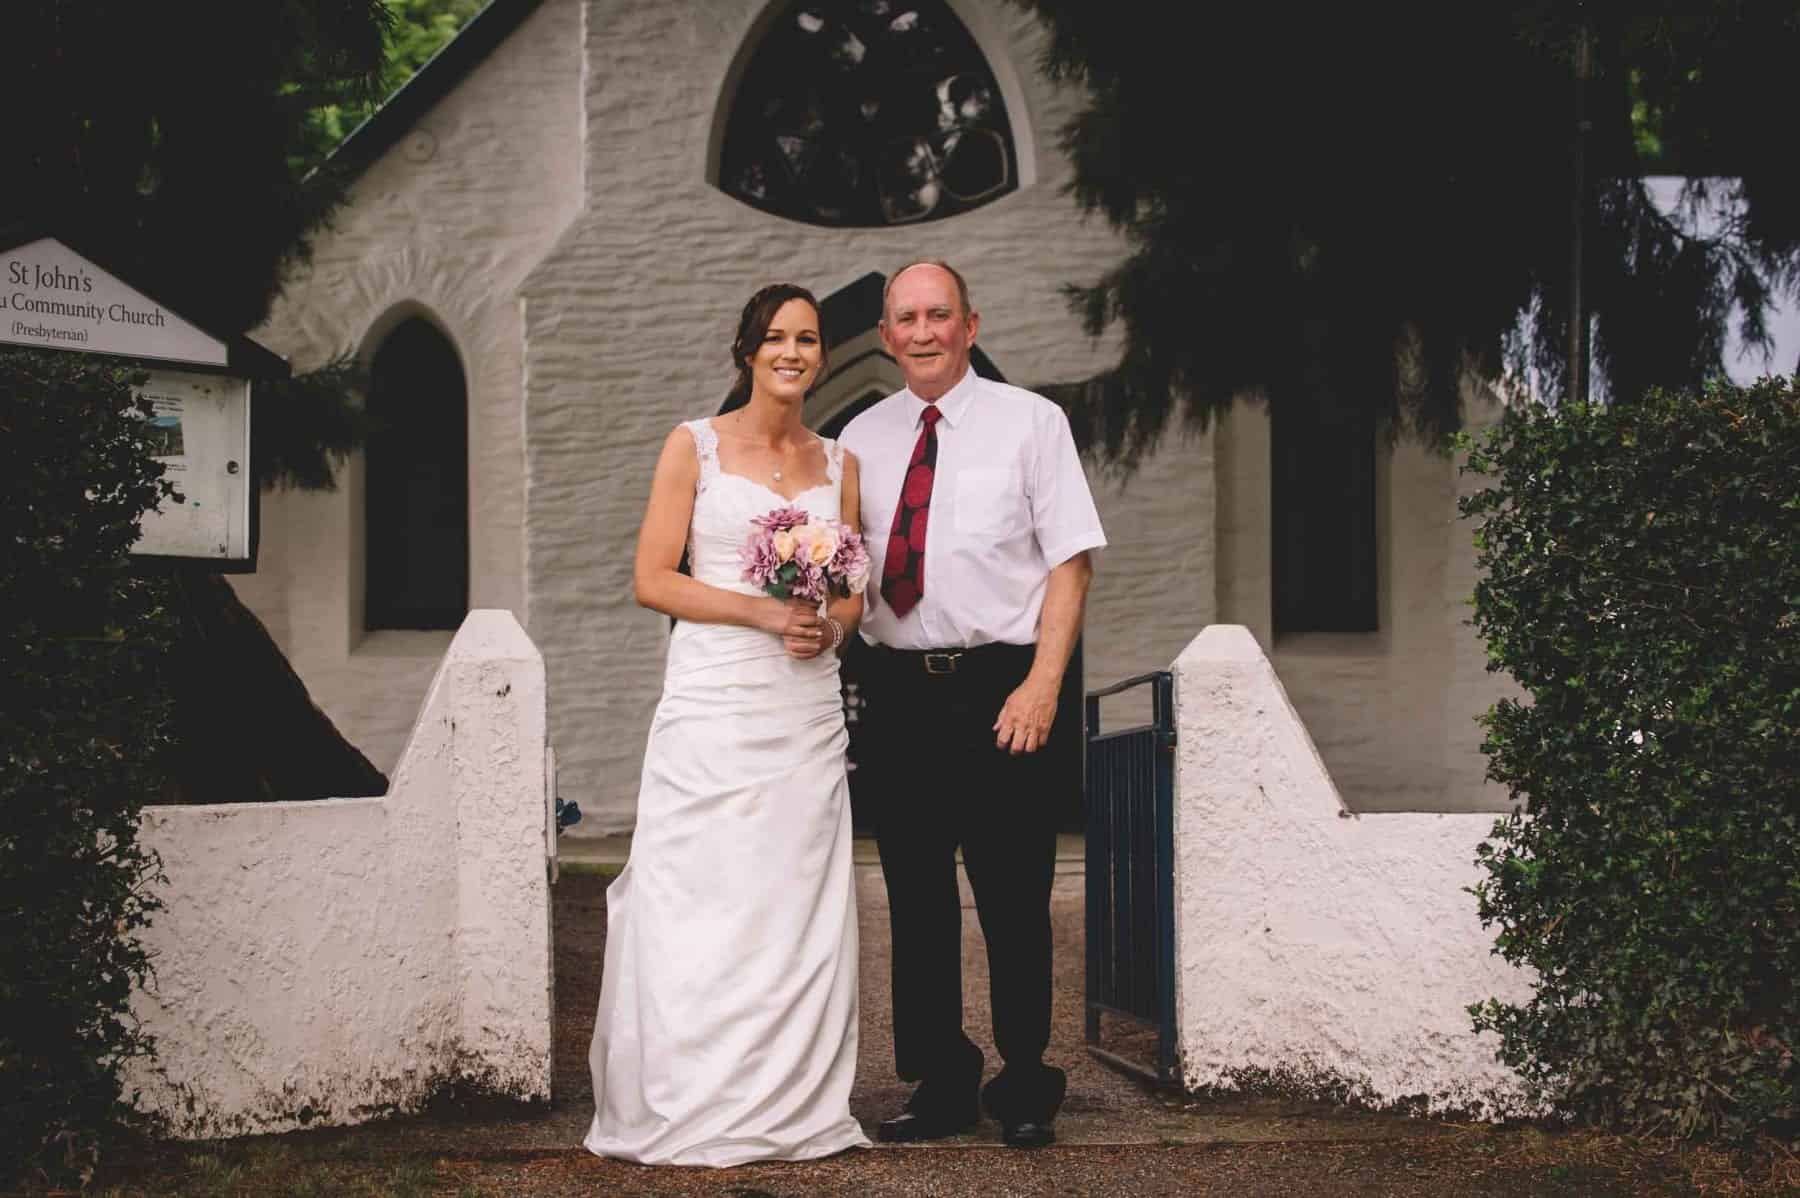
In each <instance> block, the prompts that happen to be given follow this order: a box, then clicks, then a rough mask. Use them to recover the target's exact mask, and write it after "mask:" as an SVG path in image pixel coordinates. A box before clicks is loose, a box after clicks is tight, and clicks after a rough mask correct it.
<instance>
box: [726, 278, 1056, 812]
mask: <svg viewBox="0 0 1800 1198" xmlns="http://www.w3.org/2000/svg"><path fill="white" fill-rule="evenodd" d="M886 282H887V280H886V277H885V276H883V275H881V274H879V273H877V272H874V271H871V272H870V273H868V274H866V275H863V276H862V277H861V278H859V279H857V280H856V281H855V282H853V283H851V284H849V285H848V286H845V287H842V288H839V289H838V290H837V291H834V292H832V293H831V294H830V295H828V296H826V297H824V298H823V299H821V300H820V301H819V306H820V313H819V318H820V324H821V325H822V326H823V328H822V329H821V332H822V333H823V334H824V337H825V344H826V348H827V350H828V351H829V354H830V358H831V373H830V374H829V375H828V376H827V377H826V378H825V379H824V380H823V381H821V382H820V383H819V385H818V387H817V388H816V389H815V390H814V391H813V393H812V395H811V396H810V397H809V398H808V399H807V401H806V423H807V426H808V427H810V428H811V429H812V430H813V431H814V432H816V433H818V434H819V435H820V436H822V437H835V436H837V435H838V434H839V433H840V432H842V431H843V429H844V426H845V425H847V424H849V423H850V421H851V420H853V419H855V418H856V416H857V415H858V414H859V413H861V412H862V411H863V410H864V409H865V408H867V407H869V406H870V405H871V404H874V403H877V402H879V401H880V400H882V399H884V398H886V397H887V396H889V395H891V394H893V393H894V392H895V391H898V390H900V388H901V387H903V386H905V380H904V379H903V378H902V377H901V375H900V367H899V366H898V365H896V364H895V362H894V360H893V358H891V357H889V356H888V354H887V352H886V351H885V350H884V349H882V347H881V339H880V335H879V333H878V332H877V328H876V326H877V324H878V323H879V321H880V319H881V300H882V289H883V288H884V287H885V286H886ZM970 363H971V365H972V366H973V368H974V370H975V373H976V374H979V375H980V376H981V377H983V378H989V379H994V380H996V381H998V382H1005V381H1006V378H1005V376H1004V375H1002V374H1001V373H1000V370H999V367H998V366H996V365H995V364H994V362H993V360H992V359H991V358H989V357H988V356H987V354H986V353H984V352H982V350H981V348H980V347H979V346H977V347H976V348H975V349H974V351H973V352H972V353H971V355H970ZM735 406H737V405H735V404H732V403H730V402H727V403H726V404H724V405H723V406H721V407H720V409H719V411H720V413H724V412H727V411H730V410H731V409H732V408H733V407H735ZM1081 650H1082V647H1081V642H1080V641H1077V642H1076V643H1075V651H1074V653H1073V655H1072V656H1071V657H1070V660H1069V668H1068V670H1067V671H1066V672H1065V673H1064V675H1063V688H1062V694H1061V695H1060V696H1059V697H1058V700H1057V710H1056V723H1055V724H1054V725H1053V726H1052V728H1051V731H1050V744H1049V746H1048V747H1047V748H1045V749H1044V750H1043V751H1044V752H1045V753H1046V754H1047V755H1048V756H1049V758H1050V765H1049V767H1048V768H1047V770H1046V773H1047V775H1048V776H1049V777H1051V778H1054V779H1055V780H1056V781H1055V784H1054V785H1055V787H1056V793H1055V794H1053V795H1049V796H1046V801H1048V802H1051V803H1053V804H1054V805H1055V807H1056V810H1057V812H1058V824H1059V827H1060V828H1061V829H1062V830H1063V831H1065V832H1080V831H1082V829H1083V828H1084V827H1085V824H1084V822H1083V813H1082V806H1081V795H1082V737H1081V697H1082V651H1081ZM867 654H868V649H867V648H866V647H865V646H864V645H863V643H862V641H861V640H860V639H853V640H852V641H851V643H850V647H849V648H848V650H846V652H845V654H844V664H843V670H842V674H841V677H842V680H843V687H844V715H845V719H846V721H847V722H848V724H849V728H850V804H851V812H852V818H853V821H854V822H855V825H856V828H857V831H858V832H859V833H860V832H864V831H867V830H870V829H872V828H873V820H872V815H871V813H872V812H873V810H874V804H875V802H876V801H877V799H876V792H877V791H878V790H879V788H880V785H881V782H880V779H879V778H876V777H873V776H872V775H871V774H870V773H869V771H867V770H866V769H862V768H859V767H858V758H859V750H860V751H861V753H862V756H863V757H865V758H866V757H867V756H869V752H868V749H869V746H870V745H871V743H872V742H873V741H874V740H876V739H878V738H879V737H880V736H881V735H882V734H883V730H884V728H886V727H888V726H890V721H891V719H892V716H891V715H890V714H889V713H887V712H884V711H882V710H881V707H880V696H879V695H874V696H871V695H870V694H869V693H868V691H867V689H866V687H865V685H864V682H863V679H864V677H865V674H866V670H867V665H868V658H867Z"/></svg>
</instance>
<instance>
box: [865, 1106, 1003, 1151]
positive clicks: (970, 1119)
mask: <svg viewBox="0 0 1800 1198" xmlns="http://www.w3.org/2000/svg"><path fill="white" fill-rule="evenodd" d="M977 1119H978V1116H977V1115H976V1114H975V1112H974V1111H968V1112H966V1113H964V1114H961V1115H945V1114H940V1113H936V1112H933V1113H921V1112H915V1111H901V1112H900V1113H899V1114H898V1115H895V1116H894V1117H893V1118H892V1119H884V1120H882V1122H881V1126H880V1127H877V1128H876V1129H875V1138H876V1139H877V1140H880V1141H881V1142H882V1143H883V1144H917V1143H918V1142H919V1141H921V1140H942V1139H944V1138H945V1137H946V1136H954V1135H960V1134H962V1133H963V1132H965V1131H968V1130H969V1129H970V1128H971V1127H974V1126H975V1124H976V1122H977Z"/></svg>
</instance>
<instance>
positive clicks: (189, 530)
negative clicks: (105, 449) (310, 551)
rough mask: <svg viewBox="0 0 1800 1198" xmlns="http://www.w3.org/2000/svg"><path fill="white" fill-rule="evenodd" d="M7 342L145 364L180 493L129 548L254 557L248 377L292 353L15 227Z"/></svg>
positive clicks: (279, 366) (156, 448) (4, 310)
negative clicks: (213, 327)
mask: <svg viewBox="0 0 1800 1198" xmlns="http://www.w3.org/2000/svg"><path fill="white" fill-rule="evenodd" d="M0 344H9V345H19V346H26V347H29V348H32V349H49V350H63V351H70V352H75V353H91V354H110V355H114V356H117V357H121V358H126V359H129V360H131V361H132V362H134V363H136V364H138V365H139V366H142V367H143V368H144V370H145V371H146V373H147V377H146V379H145V381H144V382H143V384H142V385H140V386H139V387H138V388H137V391H138V395H139V397H140V398H141V399H143V400H144V401H145V402H146V403H147V404H148V406H149V413H148V415H147V416H146V417H145V418H146V419H147V420H148V421H149V422H150V441H151V446H152V449H151V452H152V454H153V456H154V457H155V458H156V460H157V461H159V462H161V463H162V465H163V470H164V473H163V477H164V479H166V480H167V481H168V482H170V483H171V484H173V486H174V488H175V493H176V496H179V499H177V498H175V497H170V498H168V499H165V500H164V501H163V502H162V504H161V505H160V506H159V507H158V508H157V509H156V510H155V511H152V512H148V513H146V514H145V516H144V519H143V522H142V526H141V534H142V535H141V536H140V537H139V539H138V541H137V543H136V544H135V545H133V546H132V552H133V553H134V554H137V555H139V556H143V557H154V558H164V559H176V560H189V561H195V562H200V563H203V564H205V565H206V566H207V567H208V568H210V569H213V570H222V571H229V570H253V569H255V568H256V533H257V529H256V508H257V503H256V499H257V487H256V482H255V478H254V472H253V471H252V470H251V461H250V382H251V379H252V378H285V377H286V376H287V374H288V365H287V362H286V361H284V360H283V359H281V358H279V357H277V356H276V355H274V354H272V353H270V352H269V351H268V350H266V349H264V348H263V347H262V346H260V345H257V344H256V343H255V342H254V341H251V340H249V339H248V338H244V337H221V336H218V335H216V334H214V333H211V332H209V331H207V330H206V329H204V328H201V327H200V326H198V325H196V324H194V323H192V322H191V321H189V320H186V319H184V318H183V317H181V316H180V315H178V314H177V313H175V312H172V311H170V310H169V307H168V305H166V304H163V303H161V302H159V301H158V300H156V299H155V298H154V297H153V296H151V295H147V294H145V293H144V292H143V291H141V290H139V289H138V288H137V287H134V286H133V285H132V284H131V283H129V282H127V281H126V280H125V279H122V278H120V277H119V276H118V275H117V274H115V273H114V272H112V271H109V270H107V269H105V268H104V267H102V266H101V265H99V264H98V263H97V262H95V261H94V260H93V259H92V258H90V257H88V256H86V255H84V254H82V253H81V252H80V251H79V250H77V249H76V248H74V247H72V246H71V245H69V244H68V243H67V242H65V241H63V240H61V239H59V238H57V237H53V236H48V235H21V234H18V233H16V232H15V234H14V235H13V236H10V237H7V236H5V235H4V234H3V233H0Z"/></svg>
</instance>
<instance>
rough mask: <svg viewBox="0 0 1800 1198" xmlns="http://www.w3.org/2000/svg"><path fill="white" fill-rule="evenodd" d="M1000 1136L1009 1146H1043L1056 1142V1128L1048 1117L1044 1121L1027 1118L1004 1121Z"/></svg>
mask: <svg viewBox="0 0 1800 1198" xmlns="http://www.w3.org/2000/svg"><path fill="white" fill-rule="evenodd" d="M1000 1138H1001V1139H1002V1140H1004V1141H1005V1142H1006V1146H1007V1147H1008V1148H1043V1147H1045V1146H1046V1145H1050V1144H1054V1143H1056V1129H1055V1128H1054V1127H1052V1126H1051V1124H1050V1121H1049V1120H1048V1119H1046V1120H1044V1121H1043V1122H1042V1123H1038V1122H1035V1121H1033V1120H1030V1119H1027V1120H1025V1121H1024V1122H1023V1123H1003V1124H1001V1125H1000Z"/></svg>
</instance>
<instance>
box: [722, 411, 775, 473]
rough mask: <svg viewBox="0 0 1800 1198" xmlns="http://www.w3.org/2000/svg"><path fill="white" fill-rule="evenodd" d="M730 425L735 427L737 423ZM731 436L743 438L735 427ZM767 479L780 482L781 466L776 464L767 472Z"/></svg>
mask: <svg viewBox="0 0 1800 1198" xmlns="http://www.w3.org/2000/svg"><path fill="white" fill-rule="evenodd" d="M732 424H733V425H734V426H735V425H736V424H737V421H735V420H734V421H733V422H732ZM732 434H733V435H734V436H737V437H743V433H742V432H741V431H740V430H738V429H737V428H735V427H734V428H733V429H732ZM769 478H770V479H772V480H773V481H775V482H780V481H781V465H780V463H779V462H778V463H776V465H775V469H773V470H772V471H770V472H769Z"/></svg>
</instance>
